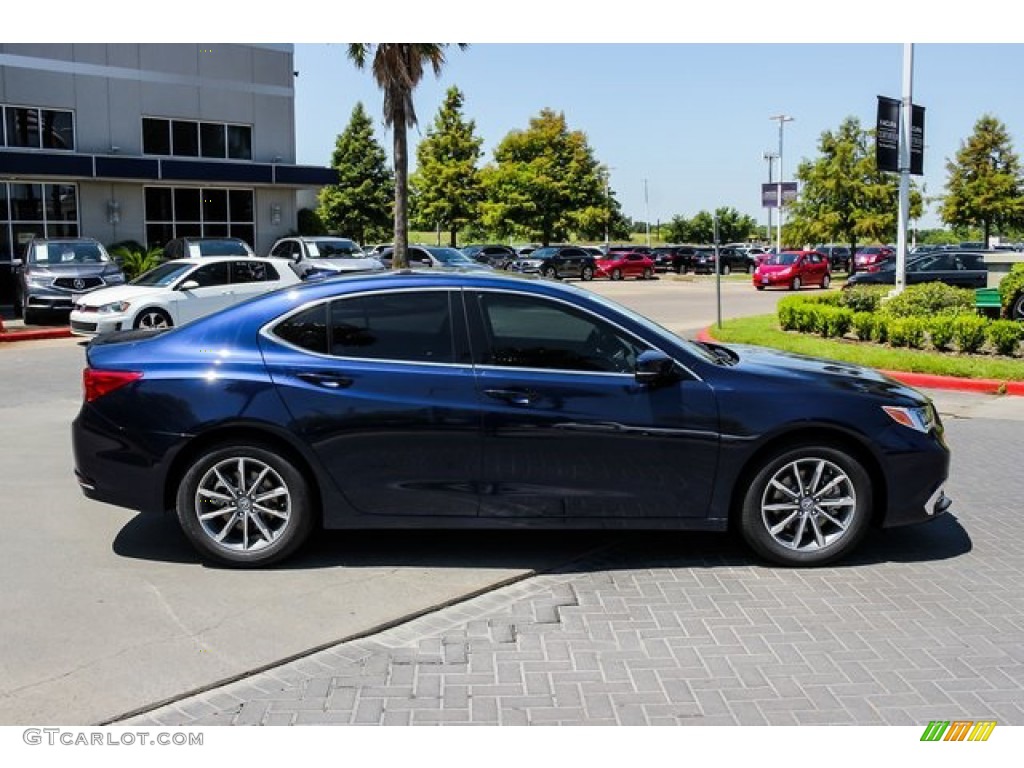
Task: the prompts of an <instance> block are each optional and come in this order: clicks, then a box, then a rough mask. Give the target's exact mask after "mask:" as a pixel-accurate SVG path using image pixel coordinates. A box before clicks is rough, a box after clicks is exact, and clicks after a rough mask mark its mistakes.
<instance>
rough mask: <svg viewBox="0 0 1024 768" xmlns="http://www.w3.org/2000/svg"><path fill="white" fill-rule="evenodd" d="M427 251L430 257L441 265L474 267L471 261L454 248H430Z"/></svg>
mask: <svg viewBox="0 0 1024 768" xmlns="http://www.w3.org/2000/svg"><path fill="white" fill-rule="evenodd" d="M429 250H430V253H431V255H432V256H433V257H434V258H435V259H437V260H438V261H440V262H441V263H442V264H450V265H456V264H469V265H472V266H474V267H475V266H476V264H475V263H474V262H473V260H472V259H470V258H468V257H467V256H466V254H464V253H462V252H460V251H457V250H455V249H454V248H430V249H429Z"/></svg>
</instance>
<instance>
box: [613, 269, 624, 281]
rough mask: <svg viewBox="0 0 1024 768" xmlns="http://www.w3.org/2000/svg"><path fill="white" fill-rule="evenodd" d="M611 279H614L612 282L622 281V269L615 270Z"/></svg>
mask: <svg viewBox="0 0 1024 768" xmlns="http://www.w3.org/2000/svg"><path fill="white" fill-rule="evenodd" d="M611 277H612V280H621V279H622V270H621V269H613V270H612V275H611Z"/></svg>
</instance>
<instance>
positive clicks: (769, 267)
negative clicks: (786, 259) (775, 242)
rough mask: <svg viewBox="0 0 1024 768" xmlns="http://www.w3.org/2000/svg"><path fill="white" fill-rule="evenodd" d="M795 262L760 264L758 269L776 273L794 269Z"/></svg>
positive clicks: (761, 271)
mask: <svg viewBox="0 0 1024 768" xmlns="http://www.w3.org/2000/svg"><path fill="white" fill-rule="evenodd" d="M795 266H796V265H795V264H759V265H758V267H757V271H758V272H760V273H761V274H762V275H763V274H769V275H772V274H775V273H776V272H787V271H789V270H790V269H793V268H794V267H795Z"/></svg>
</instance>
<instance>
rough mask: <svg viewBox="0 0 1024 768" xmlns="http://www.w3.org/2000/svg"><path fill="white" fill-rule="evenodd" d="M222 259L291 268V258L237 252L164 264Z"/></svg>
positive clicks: (212, 261)
mask: <svg viewBox="0 0 1024 768" xmlns="http://www.w3.org/2000/svg"><path fill="white" fill-rule="evenodd" d="M220 261H245V263H246V264H248V263H250V262H253V261H266V262H270V263H273V264H278V265H281V266H285V267H289V268H291V264H292V262H291V259H281V258H278V257H277V256H245V257H243V256H239V255H238V254H237V253H236V254H234V255H229V256H187V257H185V258H183V259H168V260H167V261H163V262H161V265H163V264H216V263H217V262H220Z"/></svg>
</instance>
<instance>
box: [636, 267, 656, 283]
mask: <svg viewBox="0 0 1024 768" xmlns="http://www.w3.org/2000/svg"><path fill="white" fill-rule="evenodd" d="M637 279H638V280H653V279H654V270H653V269H651V268H650V267H644V273H643V274H642V275H640V277H638V278H637Z"/></svg>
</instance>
